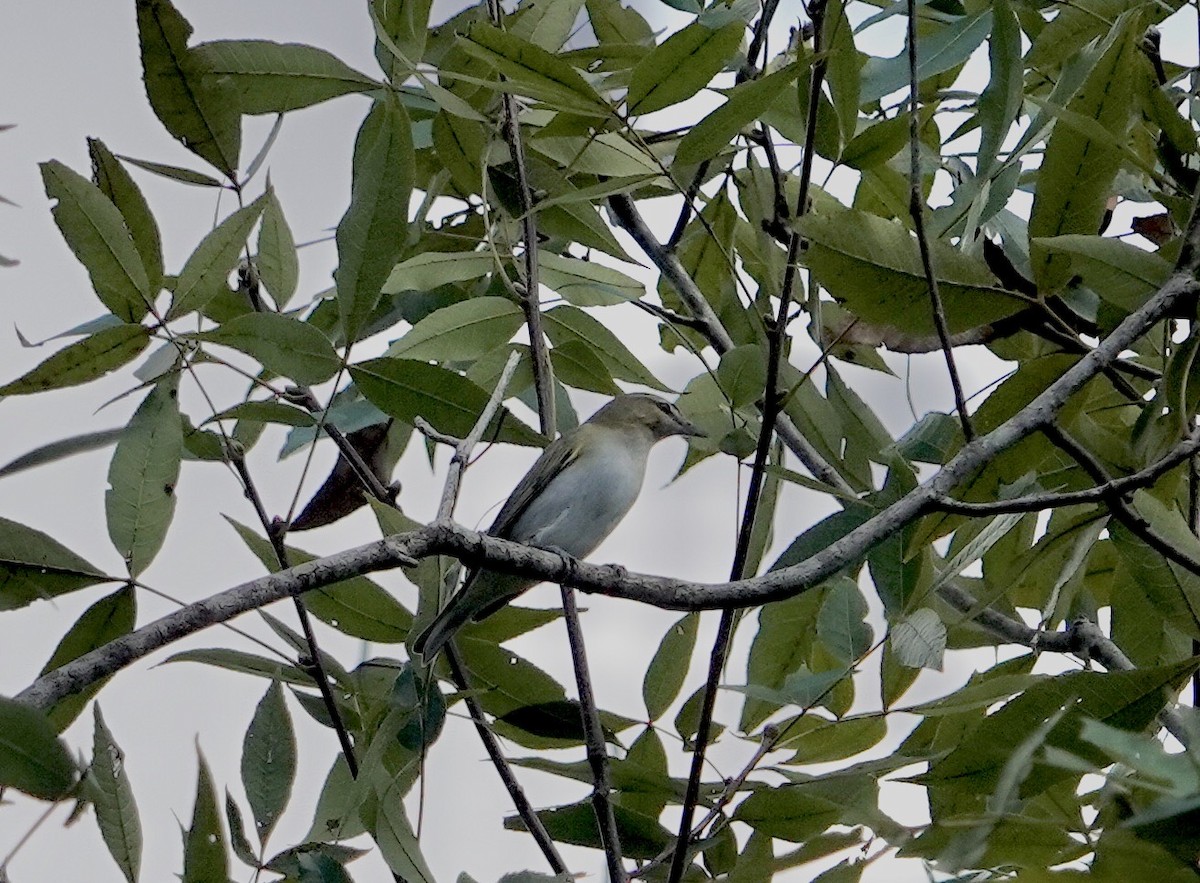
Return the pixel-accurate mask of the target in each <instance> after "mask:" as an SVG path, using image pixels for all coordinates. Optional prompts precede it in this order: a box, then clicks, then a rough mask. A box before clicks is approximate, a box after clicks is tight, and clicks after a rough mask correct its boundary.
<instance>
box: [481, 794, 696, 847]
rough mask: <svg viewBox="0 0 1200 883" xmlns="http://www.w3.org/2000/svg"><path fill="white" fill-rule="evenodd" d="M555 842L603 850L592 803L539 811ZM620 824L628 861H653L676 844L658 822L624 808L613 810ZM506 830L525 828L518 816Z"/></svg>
mask: <svg viewBox="0 0 1200 883" xmlns="http://www.w3.org/2000/svg"><path fill="white" fill-rule="evenodd" d="M537 815H538V818H539V819H541V822H542V824H543V825H544V826H545V828H546V831H547V833H549V834H550V837H551V839H553V840H556V841H558V842H559V843H571V844H574V845H576V846H588V847H591V848H593V849H602V848H603V843H602V841H601V840H600V830H599V829H598V828H597V827H596V813H595V810H593V809H592V805H591V803H589V802H587V801H584V802H583V803H574V804H571V805H570V806H560V807H556V808H554V809H543V810H538V811H537ZM613 815H614V816H615V817H616V823H617V839H618V840H619V841H620V843H621V852H622V854H623V855H624V856H625V857H626V858H633V859H642V860H649V859H652V858H654V857H655V856H656V855H658V854H659V853H660V852H662V851H663V850H664V849H666V848H667V847H669V846H670V845H671V843H672V842H673V835H672V833H671V832H670V831H668V830H667V829H666V828H664V827H663V826H662V825H661V824H660V823H659V821H658V820H657V819H655V818H653V817H651V816H645V815H642V814H641V813H640V812H635V811H634V810H631V809H626V808H625V807H624V806H622V805H621V804H615V805H614V806H613ZM504 827H505V828H506V829H508V830H510V831H524V830H525V825H524V823H523V822H522V821H521V819H520V818H519V817H518V816H508V817H507V818H505V820H504Z"/></svg>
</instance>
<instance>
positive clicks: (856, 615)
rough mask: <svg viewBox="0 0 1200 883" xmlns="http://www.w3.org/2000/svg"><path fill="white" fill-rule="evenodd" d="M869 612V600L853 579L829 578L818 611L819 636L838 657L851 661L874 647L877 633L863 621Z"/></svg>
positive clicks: (841, 659)
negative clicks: (823, 599)
mask: <svg viewBox="0 0 1200 883" xmlns="http://www.w3.org/2000/svg"><path fill="white" fill-rule="evenodd" d="M866 615H867V601H866V599H865V598H863V595H862V591H861V590H860V589H859V588H858V584H857V583H856V582H854V580H852V579H850V578H849V577H834V578H833V579H832V580H830V581H829V588H828V590H827V591H826V593H825V601H824V603H823V604H822V605H821V612H820V613H818V614H817V637H818V638H819V639H820V641H821V643H822V644H823V645H824V646H825V647H826V648H827V649H828V650H829V652H830V653H832V654H833V656H834V658H835V659H837V660H839V661H840V662H844V663H851V662H854V661H855V660H856V659H858V658H859V657H860V656H862V655H863V654H864V653H866V652H867V650H869V649H870V648H871V643H872V642H873V641H874V639H875V636H874V631H873V630H872V628H871V626H870V625H868V624H867V623H866V622H864V621H863V620H864V619H865V618H866Z"/></svg>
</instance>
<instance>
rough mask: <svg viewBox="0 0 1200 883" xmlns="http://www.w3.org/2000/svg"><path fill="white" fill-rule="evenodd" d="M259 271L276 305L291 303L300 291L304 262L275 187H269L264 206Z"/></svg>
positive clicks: (281, 305)
mask: <svg viewBox="0 0 1200 883" xmlns="http://www.w3.org/2000/svg"><path fill="white" fill-rule="evenodd" d="M256 266H257V267H258V275H259V276H260V277H261V278H262V281H263V284H264V285H266V286H267V291H269V292H271V297H272V298H273V299H274V301H275V305H276V306H277V307H279V308H280V309H283V308H284V307H285V306H287V303H288V301H290V300H291V299H292V295H293V294H295V293H296V283H297V282H298V281H299V279H300V262H299V260H298V259H297V257H296V241H295V240H294V239H293V238H292V230H291V228H290V227H288V224H287V220H286V219H285V218H284V217H283V207H282V206H281V205H280V204H279V198H278V197H277V196H276V195H275V191H274V189H270V190H268V191H267V204H266V207H265V208H264V209H263V215H262V227H260V228H259V231H258V259H257V261H256Z"/></svg>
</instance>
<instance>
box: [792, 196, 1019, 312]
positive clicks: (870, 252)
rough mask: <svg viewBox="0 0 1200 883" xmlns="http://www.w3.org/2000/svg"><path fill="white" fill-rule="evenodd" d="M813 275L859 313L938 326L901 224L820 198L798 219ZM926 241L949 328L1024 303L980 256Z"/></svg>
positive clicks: (913, 250)
mask: <svg viewBox="0 0 1200 883" xmlns="http://www.w3.org/2000/svg"><path fill="white" fill-rule="evenodd" d="M799 226H800V230H801V232H802V233H803V234H804V235H805V236H806V237H808V239H809V241H810V243H811V244H810V247H809V249H808V251H807V252H806V254H805V256H804V260H805V263H806V264H807V265H808V266H809V267H810V268H811V269H812V271H813V274H814V275H815V276H816V278H817V281H818V282H820V284H821V285H822V286H824V287H825V288H827V289H828V290H829V291H830V293H831V294H833V296H834V297H836V298H838V299H839V300H841V301H844V302H845V304H846V307H847V309H849V310H850V311H851V312H852V313H854V314H855V315H856V316H858V317H859V318H861V319H865V320H867V321H868V322H872V323H878V324H880V325H886V326H891V327H894V328H897V329H898V330H900V331H902V332H907V333H910V334H921V335H931V334H933V333H934V332H935V329H934V325H933V313H932V310H931V307H930V305H929V303H930V302H929V294H928V291H927V290H926V284H925V272H924V270H923V269H922V267H921V258H920V255H919V253H918V250H917V242H916V240H915V239H914V238H913V237H912V236H911V235H910V234H909V233H908V231H907V230H905V229H904V227H902V226H900V225H899V224H896V223H893V222H891V221H885V220H884V219H883V218H880V217H878V216H877V215H871V214H867V213H866V212H860V211H857V210H855V209H843V208H840V207H833V206H823V207H822V210H821V211H819V212H813V213H810V214H809V215H807V216H805V217H804V218H803V219H801V221H800V224H799ZM930 246H931V248H932V251H933V255H934V266H935V267H936V271H937V274H938V282H939V288H940V293H941V297H942V301H943V304H944V306H945V309H946V321H947V324H948V325H949V327H950V331H951V332H952V333H954V332H958V331H963V330H965V329H968V328H976V327H978V326H980V325H984V324H986V323H988V322H994V321H996V320H997V319H1000V318H1003V317H1005V316H1011V315H1012V314H1014V313H1016V312H1017V311H1019V310H1021V309H1022V308H1023V307H1024V303H1023V302H1022V301H1021V300H1020V299H1018V298H1017V297H1015V296H1012V295H1010V294H1009V293H1007V292H1005V291H1004V290H1003V289H1002V288H1000V287H999V285H998V284H997V283H996V280H995V277H993V276H992V274H991V273H990V272H989V271H988V269H987V267H986V266H984V264H983V263H982V262H981V261H979V260H977V259H976V258H973V257H970V256H968V255H966V254H964V253H963V252H961V251H958V250H957V249H954V248H951V247H950V246H949V245H946V244H945V243H942V242H939V241H936V240H935V241H933V242H931V243H930Z"/></svg>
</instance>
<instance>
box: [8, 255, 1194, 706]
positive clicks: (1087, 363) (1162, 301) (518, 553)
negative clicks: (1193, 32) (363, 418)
mask: <svg viewBox="0 0 1200 883" xmlns="http://www.w3.org/2000/svg"><path fill="white" fill-rule="evenodd" d="M1191 254H1192V256H1193V259H1195V257H1196V255H1197V252H1196V251H1194V250H1192V251H1191ZM1197 294H1200V285H1197V283H1196V281H1195V280H1194V279H1193V278H1192V266H1191V265H1185V266H1184V267H1183V268H1182V269H1180V270H1178V271H1176V272H1175V273H1173V274H1172V275H1171V277H1170V278H1169V279H1168V280H1167V282H1166V283H1165V284H1164V285H1163V287H1162V288H1161V289H1160V290H1159V291H1158V292H1157V293H1156V294H1155V295H1154V296H1153V297H1151V298H1150V299H1149V300H1148V301H1147V302H1146V303H1145V304H1143V305H1142V306H1141V307H1140V308H1139V309H1138V310H1136V311H1135V312H1134V313H1132V314H1130V315H1129V316H1128V317H1127V318H1126V319H1125V321H1123V322H1122V323H1121V324H1120V325H1119V326H1117V328H1116V329H1115V330H1114V331H1113V332H1112V333H1111V334H1110V335H1109V336H1108V337H1106V338H1105V339H1104V340H1103V341H1102V342H1101V343H1100V344H1099V345H1098V346H1097V347H1096V348H1095V349H1094V350H1093V351H1091V352H1090V353H1088V354H1087V355H1085V356H1084V357H1083V358H1081V359H1080V360H1079V361H1078V362H1077V363H1076V364H1075V365H1073V366H1071V367H1070V368H1069V369H1067V371H1065V372H1064V373H1063V375H1062V376H1061V377H1060V378H1059V379H1058V380H1056V381H1055V382H1054V383H1052V384H1051V385H1050V386H1049V387H1047V388H1046V389H1045V390H1044V391H1043V392H1042V393H1041V394H1039V395H1038V396H1037V397H1035V398H1034V399H1033V401H1032V402H1030V404H1029V405H1027V406H1026V407H1025V408H1023V409H1022V410H1021V411H1019V412H1018V413H1017V414H1015V415H1014V416H1013V417H1011V418H1010V419H1009V420H1008V421H1006V422H1005V423H1003V424H1001V425H1000V426H999V427H997V428H996V429H994V430H992V431H991V432H989V433H988V434H986V435H983V436H980V437H978V438H977V439H976V440H975V441H973V442H971V443H969V444H967V445H965V446H964V447H963V449H962V450H961V451H959V452H958V454H956V455H955V456H954V457H953V458H951V460H950V461H949V462H948V463H947V464H946V465H945V466H944V467H943V468H942V469H941V470H939V471H938V473H937V474H936V475H934V476H933V477H932V478H930V479H929V480H928V481H926V482H925V483H924V484H922V485H920V486H919V487H917V488H915V489H914V490H913V491H911V492H910V493H908V494H906V495H905V496H904V497H902V498H901V499H899V500H897V501H896V502H895V503H893V504H892V505H891V506H889V507H888V508H886V509H884V510H883V511H882V512H880V513H879V514H878V515H876V516H875V517H873V518H871V519H870V520H869V521H867V522H866V523H864V524H862V525H860V526H859V527H857V528H855V529H854V530H852V531H850V532H849V533H847V534H846V535H845V536H843V537H841V538H840V539H838V540H835V541H834V542H832V543H830V544H829V545H828V546H827V547H825V548H824V549H822V550H821V551H820V552H818V553H816V554H815V555H813V556H812V557H810V558H808V559H806V560H804V561H802V562H800V563H798V564H795V565H792V566H791V567H786V568H782V569H780V570H776V571H772V572H770V573H767V574H764V575H763V576H758V577H754V578H752V579H746V580H740V581H737V582H733V583H717V584H704V583H693V582H686V581H684V580H678V579H670V578H666V577H655V576H646V575H642V574H631V573H627V572H625V571H623V570H622V569H621V568H618V567H613V566H611V565H598V564H588V563H585V562H577V561H570V560H568V559H565V558H563V556H561V555H558V554H556V553H553V552H547V551H544V550H541V549H535V548H532V547H529V546H522V545H520V544H519V543H513V542H509V541H508V540H502V539H498V538H497V537H489V536H485V535H483V534H480V533H477V532H475V531H472V530H468V529H466V528H464V527H461V526H459V525H455V524H449V523H444V522H439V523H436V524H432V525H429V526H427V527H423V528H420V529H419V530H415V531H411V532H409V533H403V534H396V535H394V536H390V537H385V538H384V539H381V540H376V541H374V542H372V543H367V544H366V545H363V546H359V547H357V548H354V549H348V550H346V551H344V552H339V553H336V554H333V555H329V556H327V557H325V558H321V559H318V560H316V561H310V562H308V563H306V564H301V565H299V566H297V567H294V568H291V569H289V570H286V571H281V572H279V573H273V574H268V575H266V576H263V577H260V578H258V579H256V580H252V581H250V582H247V583H243V584H242V585H240V586H236V587H234V588H232V589H228V590H226V591H224V592H220V593H219V594H217V595H213V596H212V597H210V598H207V599H205V600H203V601H199V602H197V603H195V604H191V605H189V606H188V607H185V608H183V609H182V610H178V611H175V612H174V613H172V614H169V615H168V616H165V617H163V618H162V619H160V620H157V621H155V622H152V623H149V624H147V625H145V626H143V627H142V628H140V629H137V630H136V631H134V632H131V633H130V634H128V635H125V636H123V637H122V638H119V639H117V640H116V641H113V642H111V643H110V644H107V645H105V646H104V647H101V648H99V649H97V650H94V651H92V652H90V653H87V654H84V655H83V656H81V657H79V658H78V659H76V660H73V661H72V662H69V663H67V664H66V665H64V666H62V667H60V668H57V669H55V670H54V671H52V672H48V673H47V674H46V675H44V676H43V677H41V678H39V679H38V680H37V681H35V682H34V684H32V685H31V686H30V687H29V688H27V689H26V690H25V691H24V692H22V693H21V694H20V698H21V699H22V700H23V701H26V702H30V703H32V704H34V705H38V706H42V707H49V706H50V705H53V704H54V703H55V702H57V701H58V700H59V699H62V698H63V697H64V696H67V695H70V694H71V693H74V692H77V691H79V690H82V689H84V688H85V687H87V686H88V685H90V684H93V683H95V682H96V681H98V680H99V679H101V678H104V677H107V676H109V675H111V674H113V673H115V672H117V671H119V670H121V669H122V668H124V667H125V666H126V665H128V664H130V663H131V662H134V661H136V660H137V659H140V658H142V657H144V656H146V655H147V654H149V653H151V652H153V651H155V650H158V649H160V648H162V647H164V646H166V645H167V644H170V643H171V642H173V641H175V640H178V639H179V638H181V637H184V636H186V635H189V634H193V633H194V632H197V631H199V630H201V629H203V628H207V627H208V626H210V625H213V624H215V623H218V622H225V621H226V620H229V619H232V618H233V617H235V616H237V615H239V614H241V613H245V612H247V611H249V610H255V609H257V608H259V607H262V606H265V605H267V604H270V603H271V602H273V601H278V600H279V599H280V598H284V597H286V596H287V595H288V594H289V593H291V592H305V591H310V590H312V589H317V588H322V587H324V586H328V585H331V584H332V583H335V582H339V581H340V580H344V579H349V578H350V577H353V576H360V575H362V574H365V573H371V572H374V571H379V570H389V569H392V568H395V567H400V566H411V565H412V564H414V563H415V561H416V560H417V559H419V558H423V557H426V556H428V555H439V554H443V555H453V556H455V557H458V558H460V559H461V560H463V561H466V562H468V563H471V564H486V565H487V566H488V567H489V568H492V569H495V570H502V571H505V572H508V573H515V574H518V575H521V576H527V577H536V578H538V579H543V580H546V581H549V582H558V583H566V584H567V585H570V586H572V587H574V588H577V589H582V590H584V591H589V592H597V593H601V594H606V595H610V596H613V597H619V598H627V599H630V600H635V601H641V602H644V603H647V604H653V605H655V606H658V607H664V608H668V609H674V610H711V609H721V608H725V607H748V606H752V605H755V604H764V603H767V602H769V601H779V600H783V599H784V598H789V597H793V596H794V595H797V594H799V593H801V592H803V591H805V590H806V589H809V588H812V587H813V586H815V585H818V584H819V583H820V582H822V581H823V580H825V579H827V578H828V577H830V576H832V575H833V574H835V573H837V572H838V571H839V570H841V569H842V568H843V567H845V566H847V565H848V564H850V563H852V562H854V561H856V560H858V559H859V558H861V557H862V555H863V554H864V553H865V552H866V551H867V550H868V549H870V548H872V547H873V546H875V545H876V544H878V543H879V542H882V541H883V540H884V539H886V538H887V537H889V536H891V535H892V534H893V533H894V532H896V531H898V530H900V529H901V528H902V527H904V526H905V525H906V524H909V523H910V522H912V521H914V520H915V519H917V518H919V517H920V516H921V515H923V514H924V513H926V512H928V511H930V510H931V509H935V508H936V507H937V503H938V501H939V500H940V499H943V498H944V497H946V496H947V495H948V494H949V493H950V492H951V491H952V490H953V489H954V488H955V487H957V486H958V484H959V483H960V482H962V481H963V480H965V479H966V478H968V477H970V476H971V475H972V474H973V473H974V472H975V471H976V470H977V469H979V468H980V467H981V466H983V465H984V464H986V463H987V462H988V461H989V460H991V459H992V458H994V457H995V456H996V455H997V454H999V453H1000V452H1001V451H1004V450H1006V449H1007V448H1009V447H1011V446H1012V445H1013V444H1015V443H1016V442H1018V441H1020V440H1021V439H1022V438H1025V437H1026V436H1027V435H1029V434H1030V433H1031V432H1034V431H1035V430H1037V429H1038V428H1040V427H1041V426H1044V425H1046V424H1047V423H1048V422H1049V421H1051V420H1053V419H1054V416H1055V415H1056V414H1057V413H1058V412H1059V411H1060V410H1061V409H1062V407H1063V406H1064V405H1065V404H1066V402H1067V400H1068V399H1069V398H1070V397H1071V396H1072V395H1074V394H1075V393H1076V392H1078V391H1079V390H1080V389H1081V388H1082V387H1083V386H1084V385H1085V384H1086V383H1087V382H1088V381H1089V380H1091V379H1092V378H1093V377H1095V376H1096V375H1097V374H1098V373H1099V372H1101V371H1103V370H1104V368H1105V367H1107V366H1108V365H1110V364H1112V363H1113V362H1114V361H1115V360H1116V359H1117V358H1118V357H1119V356H1120V354H1121V352H1122V351H1124V350H1125V349H1127V348H1128V347H1129V345H1130V344H1132V343H1133V342H1134V341H1135V340H1137V339H1138V338H1139V337H1141V336H1142V335H1143V334H1144V333H1145V332H1146V331H1147V330H1148V329H1149V328H1150V327H1151V326H1153V325H1154V324H1155V323H1156V322H1158V321H1160V320H1161V319H1163V318H1164V317H1165V316H1167V315H1168V314H1170V313H1171V311H1172V310H1173V309H1175V308H1177V306H1178V305H1179V303H1180V301H1182V300H1183V299H1184V298H1194V297H1196V296H1197Z"/></svg>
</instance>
